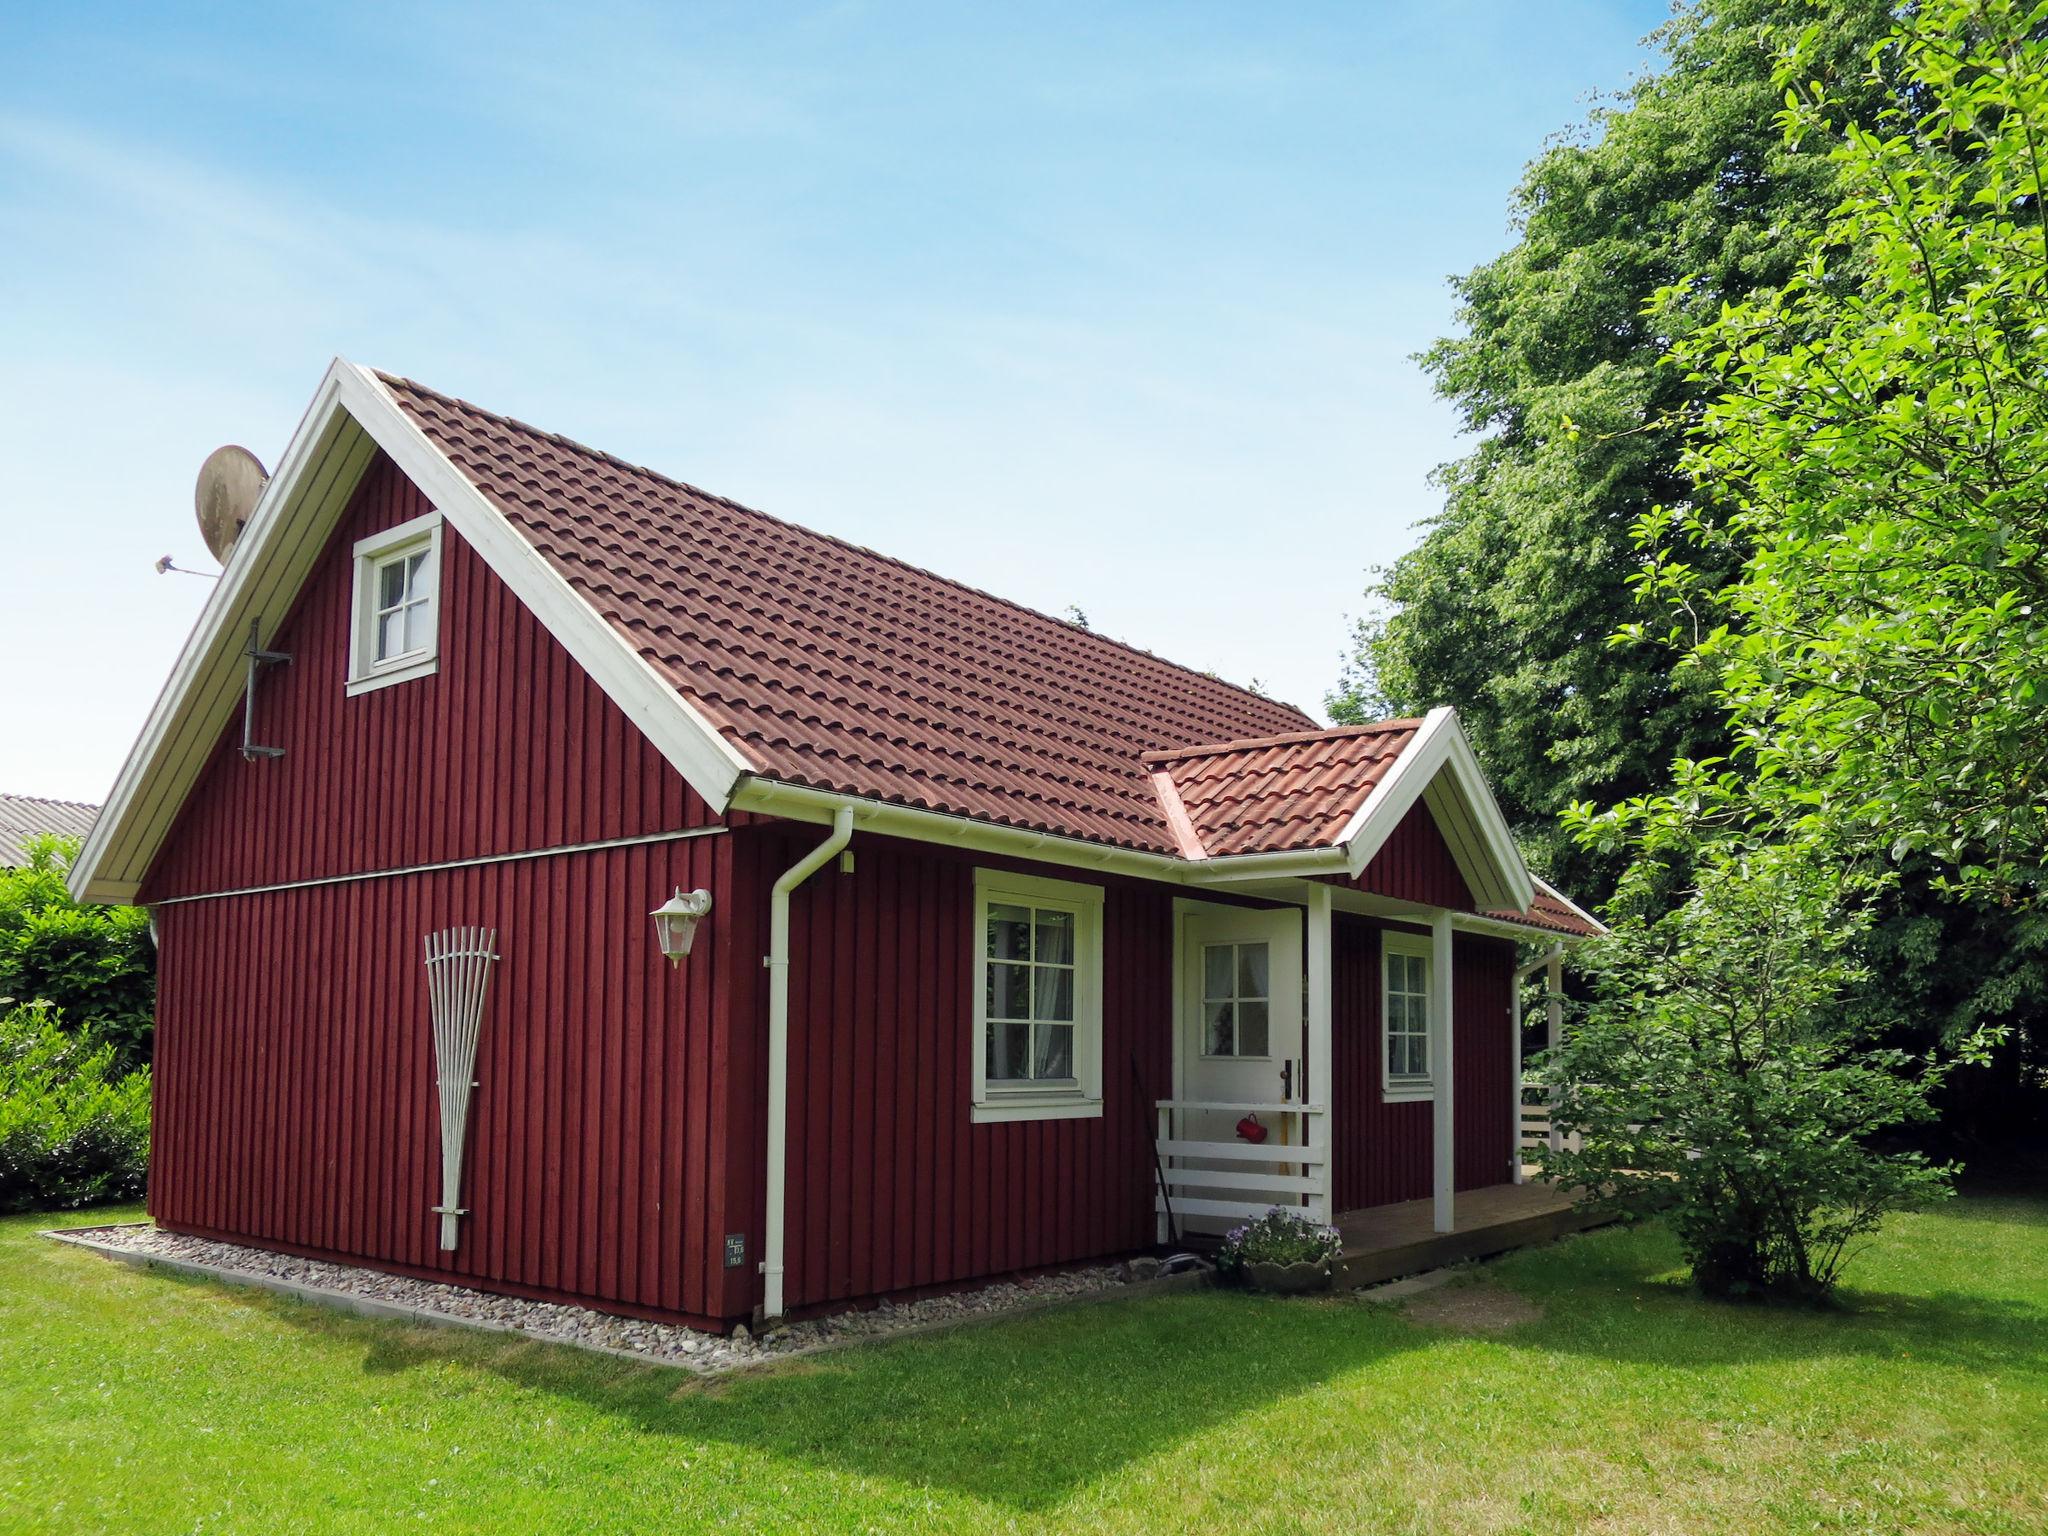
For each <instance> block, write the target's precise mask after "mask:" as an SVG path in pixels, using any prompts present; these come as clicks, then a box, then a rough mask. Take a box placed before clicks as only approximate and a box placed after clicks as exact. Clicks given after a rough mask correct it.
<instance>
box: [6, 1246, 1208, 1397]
mask: <svg viewBox="0 0 2048 1536" xmlns="http://www.w3.org/2000/svg"><path fill="white" fill-rule="evenodd" d="M43 1235H44V1236H46V1237H51V1238H55V1239H57V1240H58V1241H60V1242H67V1243H72V1244H75V1245H77V1246H79V1247H84V1248H90V1249H93V1250H94V1251H96V1252H99V1253H103V1254H105V1255H107V1256H108V1257H110V1258H116V1259H125V1260H128V1261H129V1262H131V1263H141V1264H153V1265H160V1266H162V1267H164V1268H168V1269H174V1270H180V1271H183V1272H186V1273H191V1274H199V1275H203V1276H206V1277H208V1278H212V1279H218V1280H223V1281H226V1282H228V1283H230V1284H243V1285H255V1286H261V1287H264V1288H266V1289H269V1290H274V1291H280V1292H282V1293H284V1294H286V1295H291V1296H296V1297H298V1298H300V1299H302V1300H306V1301H311V1302H315V1303H318V1304H323V1305H328V1306H336V1307H341V1308H344V1309H347V1310H351V1311H356V1312H361V1313H365V1314H368V1315H370V1316H377V1317H390V1318H398V1319H402V1320H411V1321H416V1322H425V1323H442V1324H450V1325H453V1326H457V1327H468V1328H481V1329H486V1330H489V1331H492V1332H502V1333H520V1334H525V1335H527V1336H528V1337H531V1338H536V1339H544V1340H546V1341H548V1342H550V1343H555V1344H568V1345H572V1346H574V1347H576V1348H579V1349H591V1350H597V1351H600V1352H601V1353H604V1354H613V1355H624V1356H628V1357H630V1358H632V1359H637V1360H645V1361H649V1362H651V1363H654V1364H657V1365H668V1366H677V1367H681V1368H683V1369H685V1370H692V1371H699V1372H705V1373H710V1372H720V1371H736V1370H744V1369H746V1368H748V1367H749V1366H755V1365H761V1364H765V1363H767V1362H770V1361H775V1360H783V1359H788V1358H790V1357H792V1356H795V1355H807V1354H815V1353H818V1352H819V1351H821V1350H828V1349H837V1348H843V1347H845V1346H846V1345H849V1344H857V1343H863V1342H866V1341H869V1340H874V1339H883V1338H888V1337H891V1336H893V1335H902V1334H913V1333H930V1332H935V1331H937V1330H939V1329H943V1328H949V1327H957V1326H960V1325H962V1324H967V1323H976V1322H983V1321H992V1320H995V1319H998V1318H1001V1317H1004V1316H1013V1315H1017V1314H1020V1313H1024V1312H1033V1311H1039V1310H1041V1309H1043V1308H1046V1307H1050V1306H1057V1305H1060V1304H1062V1303H1068V1302H1079V1301H1099V1300H1109V1299H1113V1298H1116V1297H1123V1296H1139V1295H1148V1294H1153V1293H1156V1292H1159V1291H1164V1290H1180V1289H1186V1288H1189V1287H1191V1286H1198V1285H1202V1284H1206V1283H1207V1282H1208V1279H1209V1276H1208V1275H1207V1274H1206V1273H1193V1274H1180V1275H1173V1276H1167V1277H1164V1278H1153V1276H1154V1275H1156V1273H1157V1268H1158V1266H1157V1263H1156V1261H1149V1260H1142V1259H1141V1260H1136V1261H1134V1262H1133V1263H1130V1264H1108V1265H1097V1266H1094V1267H1092V1268H1088V1269H1073V1270H1066V1271H1063V1272H1061V1273H1059V1274H1052V1275H1039V1276H1034V1277H1032V1278H1031V1279H1028V1280H1006V1281H1002V1282H1000V1283H998V1284H995V1285H989V1286H983V1287H981V1288H980V1289H978V1290H969V1291H956V1292H953V1293H951V1294H948V1295H944V1296H928V1297H926V1298H924V1299H923V1300H921V1301H913V1302H905V1303H902V1304H900V1305H892V1304H891V1303H888V1302H883V1303H882V1304H881V1305H880V1306H879V1307H876V1308H874V1309H873V1310H871V1311H864V1312H841V1313H836V1314H834V1315H832V1316H830V1317H821V1318H815V1319H813V1320H811V1321H808V1322H801V1323H788V1324H785V1325H784V1326H782V1327H780V1328H776V1329H773V1330H771V1331H769V1332H767V1333H765V1334H763V1335H762V1336H760V1337H759V1338H756V1337H754V1336H753V1335H751V1334H750V1333H749V1332H748V1330H747V1329H745V1328H740V1329H738V1330H736V1331H735V1332H734V1333H733V1334H732V1335H731V1336H730V1337H724V1338H721V1337H720V1336H718V1335H716V1334H710V1333H702V1332H699V1331H698V1330H697V1329H694V1328H686V1327H684V1326H682V1325H681V1324H678V1323H655V1322H645V1321H642V1320H640V1319H638V1318H631V1317H619V1316H617V1315H615V1314H613V1313H610V1312H595V1311H592V1310H590V1309H589V1308H587V1307H572V1306H564V1305H562V1304H560V1303H557V1302H550V1301H528V1300H524V1299H522V1298H520V1297H516V1296H498V1295H494V1294H492V1293H490V1292H488V1291H473V1290H470V1289H468V1288H467V1287H464V1286H459V1285H443V1284H441V1283H439V1282H437V1281H431V1280H415V1279H412V1278H410V1277H408V1276H405V1275H389V1274H385V1273H384V1272H383V1271H381V1270H374V1269H364V1268H360V1267H358V1266H356V1265H351V1264H331V1263H328V1262H326V1261H324V1260H320V1259H303V1258H299V1257H297V1256H296V1255H293V1254H288V1253H272V1252H270V1251H269V1250H268V1249H264V1248H248V1247H244V1246H242V1245H240V1244H238V1243H219V1242H214V1241H212V1240H210V1239H207V1238H199V1237H184V1236H181V1235H179V1234H177V1233H174V1232H161V1231H158V1230H157V1228H155V1227H154V1226H151V1225H150V1224H148V1223H147V1222H139V1223H135V1224H132V1225H121V1226H108V1227H67V1228H60V1229H57V1230H53V1231H50V1232H46V1233H44V1234H43Z"/></svg>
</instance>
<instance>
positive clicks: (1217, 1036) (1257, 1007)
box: [1202, 939, 1272, 1056]
mask: <svg viewBox="0 0 2048 1536" xmlns="http://www.w3.org/2000/svg"><path fill="white" fill-rule="evenodd" d="M1271 971H1272V950H1271V947H1270V946H1269V945H1268V944H1267V943H1266V942H1265V941H1264V940H1263V939H1261V940H1259V941H1257V942H1255V943H1249V944H1204V945H1203V946H1202V1053H1203V1054H1204V1055H1205V1056H1264V1055H1266V1054H1267V1048H1268V1045H1269V1044H1270V1035H1271V1029H1270V1020H1269V1019H1268V1017H1267V1014H1268V1010H1269V1009H1270V1008H1271V1006H1272V994H1271V985H1272V982H1271Z"/></svg>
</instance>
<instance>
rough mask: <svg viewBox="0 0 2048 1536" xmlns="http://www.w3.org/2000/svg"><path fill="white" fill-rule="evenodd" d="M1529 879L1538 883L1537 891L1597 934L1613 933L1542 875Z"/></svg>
mask: <svg viewBox="0 0 2048 1536" xmlns="http://www.w3.org/2000/svg"><path fill="white" fill-rule="evenodd" d="M1529 878H1530V879H1531V880H1533V881H1534V882H1535V883H1536V889H1537V890H1539V891H1541V892H1543V894H1544V895H1546V896H1548V897H1549V898H1550V899H1551V900H1552V901H1554V902H1556V903H1557V904H1558V905H1559V906H1561V907H1565V908H1568V909H1569V910H1570V911H1571V914H1572V915H1573V916H1574V917H1576V918H1578V919H1579V920H1580V921H1581V922H1584V923H1588V924H1590V925H1591V926H1592V929H1593V931H1594V932H1595V933H1607V932H1610V931H1611V930H1610V929H1609V928H1608V926H1607V925H1606V924H1605V923H1603V922H1601V921H1600V919H1599V918H1597V917H1595V916H1594V915H1593V914H1592V913H1590V912H1588V911H1587V910H1586V909H1585V908H1584V907H1582V906H1580V905H1579V904H1578V903H1577V902H1576V901H1573V900H1572V899H1571V897H1569V896H1567V895H1565V893H1564V892H1563V891H1560V890H1559V889H1558V888H1557V887H1556V886H1554V885H1552V884H1551V883H1550V882H1549V881H1548V880H1546V879H1544V878H1543V877H1542V876H1541V875H1531V876H1530V877H1529ZM1558 937H1559V938H1563V939H1570V938H1572V937H1573V935H1571V934H1559V935H1558Z"/></svg>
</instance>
